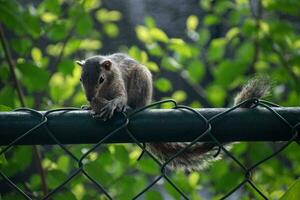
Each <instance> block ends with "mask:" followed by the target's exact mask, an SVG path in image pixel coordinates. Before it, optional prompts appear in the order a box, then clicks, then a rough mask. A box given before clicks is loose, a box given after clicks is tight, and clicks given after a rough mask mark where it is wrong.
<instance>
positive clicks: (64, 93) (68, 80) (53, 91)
mask: <svg viewBox="0 0 300 200" xmlns="http://www.w3.org/2000/svg"><path fill="white" fill-rule="evenodd" d="M74 69H76V68H74ZM79 76H80V74H79V75H78V74H77V75H76V76H70V75H68V76H64V75H63V74H62V73H60V72H57V73H55V74H54V75H53V76H52V77H51V79H50V81H49V83H50V96H51V98H52V99H53V100H54V101H55V102H58V103H59V102H63V101H64V100H66V99H67V98H69V97H70V96H71V95H72V94H73V92H74V89H75V86H76V85H77V84H78V83H79V79H80V78H79Z"/></svg>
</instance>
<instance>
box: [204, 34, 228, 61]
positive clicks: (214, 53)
mask: <svg viewBox="0 0 300 200" xmlns="http://www.w3.org/2000/svg"><path fill="white" fill-rule="evenodd" d="M225 45H226V40H225V39H224V38H217V39H214V40H212V41H211V43H210V46H209V49H208V55H207V56H208V60H210V61H218V60H220V59H221V58H223V56H224V52H225Z"/></svg>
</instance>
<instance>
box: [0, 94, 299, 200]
mask: <svg viewBox="0 0 300 200" xmlns="http://www.w3.org/2000/svg"><path fill="white" fill-rule="evenodd" d="M165 103H172V104H173V109H180V110H187V111H189V112H192V113H193V114H194V115H195V118H197V119H199V123H200V122H201V123H204V124H205V126H206V129H205V130H204V131H201V132H199V135H198V137H196V138H195V139H194V140H193V141H192V142H190V143H188V144H187V145H186V146H185V147H184V148H182V149H180V150H179V151H178V152H177V153H175V154H174V155H172V156H170V157H169V158H168V160H167V161H166V162H164V163H161V162H160V161H159V160H158V159H157V158H156V157H155V155H153V154H152V153H151V152H149V151H148V150H147V148H146V145H147V144H145V143H142V142H140V141H138V139H137V138H136V137H135V136H134V134H133V133H132V131H131V130H130V128H129V127H130V121H131V119H132V118H133V117H134V116H135V115H136V114H138V113H140V112H142V111H143V110H146V109H150V108H152V107H156V106H161V105H162V104H165ZM249 103H251V104H253V105H254V106H253V107H256V106H261V107H264V108H266V109H267V110H268V111H269V112H271V113H272V114H274V116H276V117H277V119H278V123H282V124H284V125H285V126H287V127H288V128H289V130H290V139H289V140H288V141H287V142H285V143H281V144H282V145H281V147H280V148H279V149H278V150H276V151H274V152H273V153H272V154H270V155H268V156H266V157H265V158H263V159H261V160H260V161H258V162H257V163H255V164H253V165H252V166H250V167H246V166H245V165H244V164H243V163H242V162H241V161H240V160H239V159H238V158H236V157H235V156H234V155H233V154H232V153H231V152H230V151H228V150H226V148H225V144H224V143H222V142H220V141H218V140H217V138H216V137H215V136H214V135H213V134H212V133H211V129H212V126H213V125H215V124H216V123H218V121H220V120H222V119H224V118H226V116H227V115H228V114H229V113H231V112H232V111H234V110H236V109H237V108H239V107H242V106H243V105H245V104H249ZM278 106H279V105H277V104H274V103H272V102H268V101H265V100H259V99H249V100H246V101H244V102H242V103H240V104H238V105H236V106H234V107H231V108H228V109H227V110H225V111H224V112H222V113H220V114H217V115H215V116H213V117H211V118H210V119H206V118H205V117H204V116H203V115H201V113H200V112H199V111H197V110H195V109H193V108H191V107H188V106H183V105H177V103H176V101H174V100H163V101H158V102H155V103H153V104H151V105H148V106H145V107H143V108H140V109H138V110H135V111H133V112H131V113H129V114H128V115H126V114H125V113H122V118H123V122H122V123H121V125H120V126H119V127H118V128H116V129H115V130H113V131H111V132H110V133H108V134H107V135H106V136H105V137H104V138H102V139H101V140H100V141H98V142H96V141H95V142H96V144H94V145H93V146H92V147H91V148H90V149H89V150H88V151H86V152H85V153H84V154H83V155H82V156H81V157H79V158H78V157H76V156H75V155H74V154H73V153H72V152H71V151H69V150H68V148H67V147H66V146H65V145H64V144H62V143H61V142H60V141H59V140H58V139H57V138H56V137H55V135H54V134H53V132H52V131H51V130H50V128H49V127H48V126H47V123H48V118H47V117H48V115H49V114H50V113H53V112H61V111H64V112H68V111H72V110H80V109H78V108H62V109H54V110H50V111H47V112H45V113H43V114H42V113H40V112H38V111H36V110H33V109H29V108H20V109H17V110H16V111H22V112H28V113H30V114H32V115H34V116H36V117H38V118H39V119H40V121H39V123H38V124H36V125H35V126H34V127H32V128H31V129H29V130H27V131H24V134H22V135H21V136H19V137H17V138H15V140H14V141H12V142H11V143H10V144H9V145H7V146H5V147H3V148H2V150H0V155H1V154H5V153H6V152H8V151H9V150H10V149H11V148H13V147H14V146H15V145H16V143H18V141H20V140H22V139H23V138H24V137H25V136H26V137H30V135H31V134H35V133H34V131H35V130H36V129H38V128H41V127H44V128H45V130H46V133H47V134H48V135H49V136H50V138H51V139H52V140H53V141H54V142H55V143H56V144H57V145H58V146H59V147H60V148H61V149H62V150H63V151H64V152H65V153H66V154H67V155H68V156H69V157H70V158H71V159H72V160H73V161H75V162H76V163H77V168H75V169H74V170H72V173H71V174H70V175H69V177H68V178H67V179H66V180H65V181H63V182H62V183H61V184H60V185H58V186H57V187H56V188H54V189H53V190H52V191H50V192H49V193H48V194H46V195H45V196H44V197H42V198H41V199H43V200H46V199H50V198H51V197H53V196H54V195H55V194H56V193H58V192H59V191H61V190H62V189H63V188H64V187H65V185H66V184H67V183H69V182H70V181H72V180H73V179H74V178H75V177H76V176H78V175H80V174H81V175H83V176H85V177H86V178H87V179H88V180H89V181H90V182H91V183H92V184H93V185H94V186H95V187H96V188H97V189H98V190H99V192H100V193H101V194H103V195H104V196H105V197H106V198H107V199H113V197H112V195H111V194H109V192H108V189H107V188H105V187H104V186H103V185H102V184H101V183H99V181H97V180H96V179H94V178H93V177H92V176H91V175H90V174H89V173H88V172H87V170H86V169H85V164H84V162H83V161H84V159H85V158H87V156H89V155H90V154H91V153H92V152H93V151H96V150H97V149H98V148H99V147H100V146H101V145H103V144H104V143H105V142H106V141H107V140H108V139H110V138H111V137H113V136H114V135H115V134H117V133H118V132H119V131H120V130H126V133H127V134H128V135H129V137H130V138H131V139H132V143H133V144H136V145H137V146H138V147H140V148H141V150H142V153H141V155H140V156H139V158H138V160H139V159H142V157H143V155H144V154H147V155H148V156H149V157H150V158H152V159H153V160H154V161H155V162H156V163H157V164H158V165H159V166H160V174H158V175H157V177H156V178H155V179H154V180H153V181H151V182H150V184H149V185H147V186H146V187H145V188H143V189H142V190H141V191H137V194H136V195H135V196H134V197H133V199H137V198H139V197H141V196H142V195H143V194H144V193H145V192H146V191H148V190H149V189H150V188H152V187H153V186H154V185H155V184H156V183H157V182H158V181H159V180H161V179H164V180H165V181H166V182H168V183H169V184H170V185H171V186H172V187H173V188H174V189H175V190H176V191H177V192H178V194H179V195H180V196H181V197H182V198H184V199H190V198H189V196H188V195H187V194H185V193H184V192H183V191H182V190H181V189H180V187H178V186H177V185H176V184H175V183H174V182H173V181H172V179H171V178H170V177H169V176H168V174H167V171H168V169H167V166H168V164H169V163H170V162H172V160H174V159H175V158H176V157H178V156H179V155H180V154H182V153H184V152H185V151H186V150H187V149H189V148H191V147H192V146H193V145H195V144H196V143H197V142H199V140H201V138H203V137H210V138H211V140H212V141H213V142H214V143H215V145H216V147H218V149H217V152H216V154H215V155H214V156H217V155H218V154H219V153H221V152H222V153H223V154H225V155H227V156H228V157H229V158H230V159H232V161H233V162H234V163H235V164H236V165H237V166H238V167H239V168H240V169H241V170H242V173H243V174H244V179H243V180H242V181H241V182H240V183H237V184H236V185H235V187H234V188H232V189H231V190H230V191H228V192H227V193H226V194H225V195H224V196H223V197H222V198H221V199H226V198H227V197H229V196H230V195H232V194H233V193H234V192H235V191H237V190H238V189H239V188H241V187H243V186H244V185H245V184H248V185H249V186H250V187H252V188H253V189H254V191H256V192H257V194H258V195H259V196H261V197H262V198H263V199H268V197H267V196H266V195H265V194H264V193H263V192H262V190H261V189H259V187H258V186H257V185H256V184H255V183H254V182H253V180H252V173H254V171H255V169H256V168H257V167H258V166H259V165H261V164H262V163H264V162H266V161H267V160H269V159H271V158H273V157H275V156H276V155H278V154H279V153H280V152H282V151H283V150H284V149H285V148H287V147H288V146H289V145H290V144H291V143H292V142H296V143H297V144H298V145H300V143H299V141H296V138H297V137H298V131H297V129H298V128H299V127H300V122H298V123H297V124H296V125H291V124H290V123H289V122H288V121H287V120H286V119H285V118H283V117H282V116H281V115H280V114H279V113H278V112H276V111H275V110H274V109H273V108H272V107H278ZM251 109H252V108H251ZM0 177H2V179H3V180H4V181H5V182H6V183H7V184H9V185H10V186H11V187H12V188H13V189H14V190H15V191H17V192H18V193H19V194H20V195H21V196H23V197H24V199H28V200H33V199H32V198H31V197H30V196H28V195H27V194H26V192H24V191H23V190H22V189H21V188H20V187H18V186H17V185H16V184H15V183H14V182H13V181H12V180H11V179H10V178H9V177H8V176H7V175H5V174H4V173H3V172H1V171H0Z"/></svg>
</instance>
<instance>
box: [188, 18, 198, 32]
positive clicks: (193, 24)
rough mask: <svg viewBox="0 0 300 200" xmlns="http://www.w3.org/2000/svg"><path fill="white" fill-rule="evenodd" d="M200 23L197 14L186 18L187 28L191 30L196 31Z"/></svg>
mask: <svg viewBox="0 0 300 200" xmlns="http://www.w3.org/2000/svg"><path fill="white" fill-rule="evenodd" d="M198 24H199V20H198V17H197V16H196V15H190V16H189V17H188V18H187V20H186V28H187V29H188V30H190V31H194V30H195V29H196V28H197V26H198Z"/></svg>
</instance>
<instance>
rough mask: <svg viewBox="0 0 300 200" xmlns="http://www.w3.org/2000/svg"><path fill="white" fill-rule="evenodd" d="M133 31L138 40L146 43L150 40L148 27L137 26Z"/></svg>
mask: <svg viewBox="0 0 300 200" xmlns="http://www.w3.org/2000/svg"><path fill="white" fill-rule="evenodd" d="M135 32H136V35H137V38H138V39H139V40H140V41H142V42H144V43H146V44H148V43H151V42H152V37H151V35H150V33H149V29H148V28H146V27H144V26H137V27H136V28H135Z"/></svg>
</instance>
